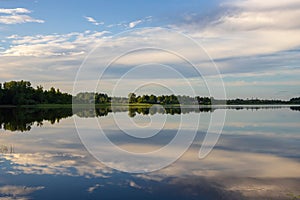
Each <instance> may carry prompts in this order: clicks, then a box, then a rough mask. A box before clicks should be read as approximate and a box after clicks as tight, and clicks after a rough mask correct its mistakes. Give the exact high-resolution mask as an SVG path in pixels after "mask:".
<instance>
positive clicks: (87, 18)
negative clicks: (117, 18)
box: [84, 16, 104, 26]
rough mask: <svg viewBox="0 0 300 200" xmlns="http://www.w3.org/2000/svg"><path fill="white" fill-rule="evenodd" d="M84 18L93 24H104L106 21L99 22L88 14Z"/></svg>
mask: <svg viewBox="0 0 300 200" xmlns="http://www.w3.org/2000/svg"><path fill="white" fill-rule="evenodd" d="M84 18H85V19H86V20H87V21H88V22H91V23H92V24H94V25H96V26H99V25H103V24H104V22H98V21H97V20H96V19H94V18H92V17H88V16H84Z"/></svg>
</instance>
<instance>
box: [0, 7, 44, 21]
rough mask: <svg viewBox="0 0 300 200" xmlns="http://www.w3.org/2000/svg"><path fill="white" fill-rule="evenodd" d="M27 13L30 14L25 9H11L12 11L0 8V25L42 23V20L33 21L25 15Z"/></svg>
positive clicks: (33, 19)
mask: <svg viewBox="0 0 300 200" xmlns="http://www.w3.org/2000/svg"><path fill="white" fill-rule="evenodd" d="M27 13H31V11H30V10H27V9H25V8H13V9H5V8H0V14H4V15H0V23H1V24H23V23H29V22H35V23H44V22H45V21H44V20H41V19H35V18H33V17H31V16H29V15H25V14H27Z"/></svg>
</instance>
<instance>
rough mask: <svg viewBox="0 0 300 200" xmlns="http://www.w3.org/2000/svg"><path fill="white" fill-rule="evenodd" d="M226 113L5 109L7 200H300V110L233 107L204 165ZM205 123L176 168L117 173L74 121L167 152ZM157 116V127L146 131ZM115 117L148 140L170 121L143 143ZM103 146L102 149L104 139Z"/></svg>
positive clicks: (1, 157)
mask: <svg viewBox="0 0 300 200" xmlns="http://www.w3.org/2000/svg"><path fill="white" fill-rule="evenodd" d="M220 110H221V109H209V108H204V109H201V110H199V109H196V108H186V109H183V110H180V109H179V110H178V109H174V108H173V109H171V108H170V109H166V110H164V111H162V110H154V111H153V110H149V109H147V108H139V109H137V108H134V109H130V110H128V109H124V108H120V109H117V110H111V109H108V108H102V109H97V110H96V112H95V111H93V110H84V109H82V110H78V111H75V113H74V114H73V113H72V110H71V109H41V110H38V109H12V108H1V109H0V124H1V130H0V166H1V169H0V199H297V198H298V199H299V195H300V131H299V130H300V111H299V110H300V109H299V108H297V107H291V108H290V107H278V108H273V107H265V108H260V107H256V108H253V107H252V108H243V107H239V108H228V109H227V117H226V122H225V125H224V129H223V132H222V135H221V137H220V139H219V141H218V143H217V145H216V146H215V148H214V150H213V151H212V152H211V153H210V154H209V155H208V156H207V157H206V158H204V159H199V158H198V152H199V148H200V146H201V144H202V141H203V139H204V137H205V134H206V131H207V127H208V122H209V119H210V117H211V115H212V113H217V112H219V111H220ZM199 115H200V117H201V120H200V124H199V128H198V130H197V135H196V138H195V140H194V142H193V144H192V145H191V147H190V148H189V149H188V151H187V152H186V153H185V154H184V155H183V156H182V157H181V158H180V159H179V160H177V161H176V162H175V163H173V164H172V165H170V166H168V167H165V168H163V169H160V170H158V171H155V172H151V173H140V174H131V173H125V172H121V171H118V170H114V169H112V168H109V167H106V166H105V165H103V164H101V162H99V161H98V160H96V159H95V158H94V157H93V156H91V155H90V153H89V152H88V151H87V150H86V148H85V147H84V146H83V144H82V143H81V141H80V139H79V136H78V134H77V131H76V129H75V125H74V119H73V118H76V120H79V121H80V122H81V123H80V126H79V127H78V128H79V129H81V130H82V131H84V130H87V131H95V132H97V131H98V130H97V128H96V127H94V126H93V125H92V123H93V122H94V120H95V119H96V120H97V121H98V122H99V125H100V126H101V128H102V129H103V130H104V131H105V132H106V133H107V136H108V138H109V139H110V140H111V141H112V142H113V143H115V144H116V145H118V146H119V147H120V148H122V149H125V150H127V151H132V152H136V153H141V152H147V151H153V150H156V149H159V148H161V147H163V146H164V145H166V144H167V143H168V142H169V141H170V140H171V139H172V138H173V137H174V136H175V135H176V133H177V130H178V129H179V128H181V129H183V130H184V131H185V132H186V133H189V131H192V130H191V127H193V125H194V124H195V123H197V122H196V121H195V119H196V118H197V116H199ZM150 116H151V117H152V120H153V123H152V124H151V126H150V127H148V129H147V128H146V129H145V127H147V126H148V125H149V123H150V121H149V120H150ZM165 117H166V118H165ZM115 119H118V123H119V125H120V124H121V126H122V127H126V126H127V120H128V119H131V120H133V121H134V122H135V123H136V124H137V125H138V126H137V127H136V129H134V128H133V127H130V126H129V125H128V127H127V128H128V129H130V130H132V131H136V132H138V133H139V130H140V128H141V127H142V129H141V131H140V134H147V131H150V129H155V128H156V126H159V124H156V122H160V121H161V120H162V119H167V120H166V123H165V125H164V127H163V128H162V129H161V131H160V132H159V134H158V135H156V136H153V137H151V138H150V139H148V140H143V139H134V138H132V137H130V136H128V135H126V134H124V133H123V132H122V131H121V130H120V128H119V127H118V124H116V121H115ZM182 119H185V120H182ZM182 121H184V124H181V126H180V127H179V124H180V123H179V122H182ZM143 127H144V129H143ZM95 142H97V143H99V147H101V144H102V143H101V142H102V141H97V140H96V141H95ZM105 153H106V154H107V155H108V156H109V155H110V152H109V151H107V152H105ZM165 156H168V155H159V157H160V158H161V159H164V157H165ZM115 164H118V165H120V166H122V162H121V161H120V163H115Z"/></svg>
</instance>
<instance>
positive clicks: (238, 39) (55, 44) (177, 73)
mask: <svg viewBox="0 0 300 200" xmlns="http://www.w3.org/2000/svg"><path fill="white" fill-rule="evenodd" d="M299 18H300V1H298V0H286V1H277V0H276V1H275V0H265V1H259V0H224V1H221V0H212V1H206V0H198V1H196V0H187V1H179V0H173V1H171V0H165V1H156V0H153V1H145V0H139V1H138V0H135V1H134V0H128V1H121V0H119V1H117V0H111V1H102V0H97V1H96V0H89V1H81V0H78V1H75V2H72V3H71V2H70V1H66V0H61V1H51V0H27V1H24V0H0V82H5V81H10V80H22V79H23V80H29V81H31V82H32V83H33V85H34V86H36V85H43V86H44V87H45V88H46V89H48V88H49V87H51V86H54V87H58V88H60V90H62V91H65V92H70V93H72V92H73V93H74V91H75V92H79V91H83V90H88V91H90V90H94V89H95V88H96V90H97V91H99V92H106V93H108V94H110V95H116V96H119V95H120V96H127V95H126V94H128V93H129V92H131V91H132V90H134V91H137V93H139V92H140V93H143V92H148V93H149V92H153V93H164V92H166V91H169V92H172V91H173V92H174V93H179V94H186V95H194V94H196V95H211V96H217V94H219V93H221V90H222V88H220V84H216V83H219V82H220V81H221V80H222V82H224V87H225V91H226V97H227V98H238V97H239V98H271V99H290V98H292V97H296V96H300V87H299V86H300V79H299V75H300V65H299V64H300V59H299V58H300V21H299V20H298V19H299ZM112 61H114V62H112ZM108 64H110V65H108ZM199 72H200V73H199ZM75 80H76V82H74V81H75ZM157 83H158V84H157ZM155 84H156V86H155ZM74 85H75V88H76V90H74ZM157 85H159V87H158V86H157ZM208 85H210V86H208ZM162 86H164V87H162ZM187 87H190V88H187ZM145 88H146V89H145ZM211 90H214V91H215V92H212V91H211ZM112 91H113V92H112Z"/></svg>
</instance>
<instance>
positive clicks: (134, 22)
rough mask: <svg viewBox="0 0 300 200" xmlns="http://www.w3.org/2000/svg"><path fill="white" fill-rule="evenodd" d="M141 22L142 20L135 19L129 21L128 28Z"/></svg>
mask: <svg viewBox="0 0 300 200" xmlns="http://www.w3.org/2000/svg"><path fill="white" fill-rule="evenodd" d="M140 23H142V20H137V21H133V22H130V23H129V25H128V26H129V28H134V27H135V26H136V25H138V24H140Z"/></svg>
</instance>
